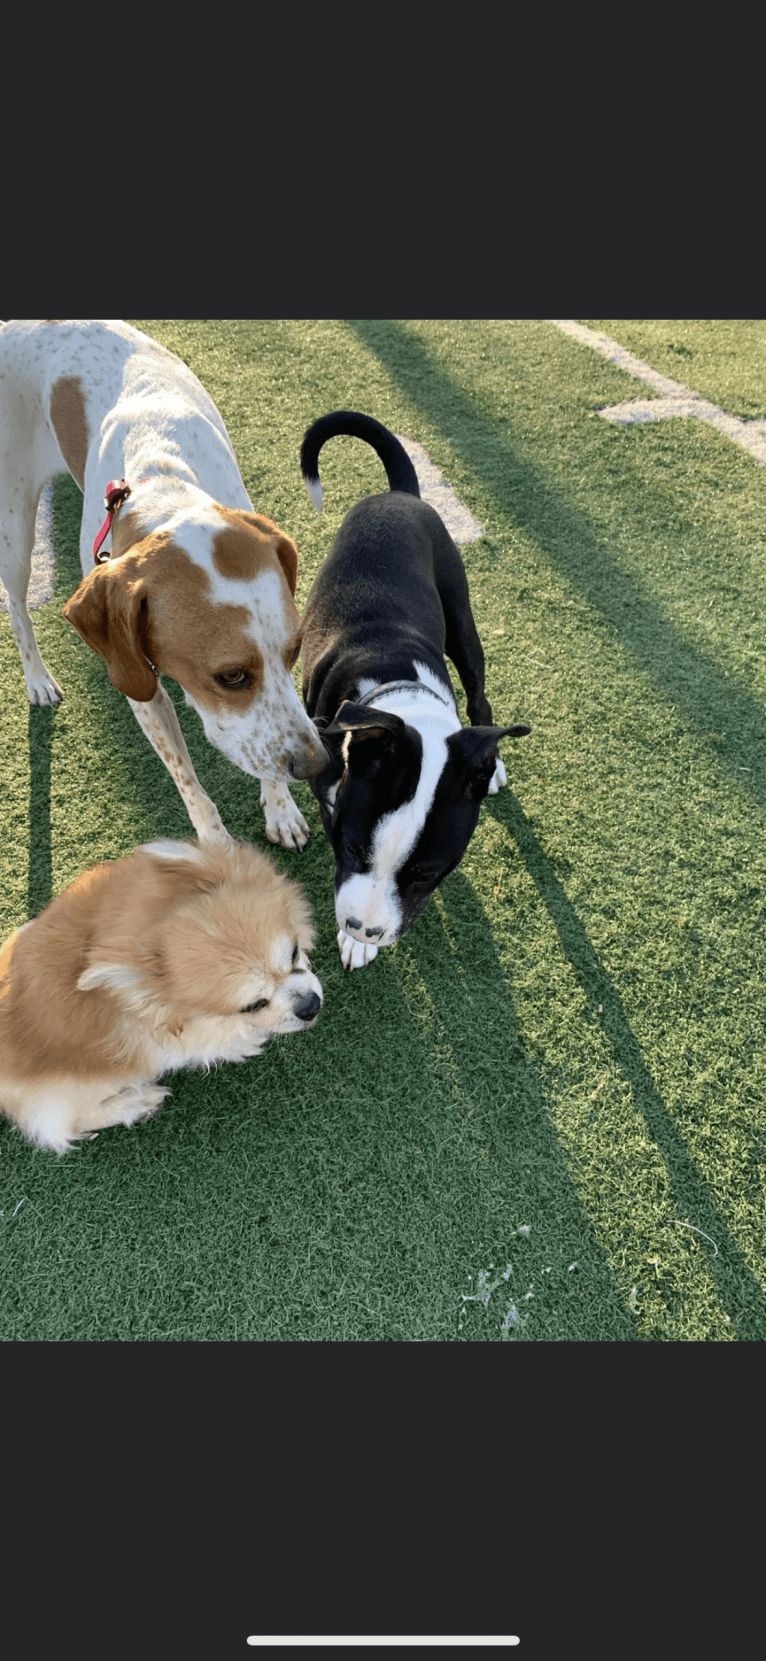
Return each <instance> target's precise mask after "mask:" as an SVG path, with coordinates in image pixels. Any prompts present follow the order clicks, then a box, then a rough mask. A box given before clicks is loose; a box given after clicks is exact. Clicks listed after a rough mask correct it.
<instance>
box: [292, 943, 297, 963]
mask: <svg viewBox="0 0 766 1661" xmlns="http://www.w3.org/2000/svg"><path fill="white" fill-rule="evenodd" d="M297 962H298V942H297V940H296V942H295V945H294V946H293V963H294V964H295V963H297Z"/></svg>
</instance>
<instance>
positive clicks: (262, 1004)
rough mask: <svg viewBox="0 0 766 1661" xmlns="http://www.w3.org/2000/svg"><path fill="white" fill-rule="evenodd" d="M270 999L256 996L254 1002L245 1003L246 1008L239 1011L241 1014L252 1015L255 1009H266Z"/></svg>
mask: <svg viewBox="0 0 766 1661" xmlns="http://www.w3.org/2000/svg"><path fill="white" fill-rule="evenodd" d="M268 1001H269V1000H268V998H256V1001H255V1003H254V1004H245V1007H244V1009H241V1010H240V1012H239V1013H240V1015H252V1013H253V1011H254V1010H255V1009H265V1008H266V1005H267V1003H268Z"/></svg>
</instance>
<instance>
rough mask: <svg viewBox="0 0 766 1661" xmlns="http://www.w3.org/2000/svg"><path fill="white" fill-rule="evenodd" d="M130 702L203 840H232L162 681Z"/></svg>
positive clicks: (201, 840) (129, 700)
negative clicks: (142, 697) (150, 692)
mask: <svg viewBox="0 0 766 1661" xmlns="http://www.w3.org/2000/svg"><path fill="white" fill-rule="evenodd" d="M128 703H129V704H130V707H131V709H132V711H133V714H134V715H135V717H136V720H137V722H138V724H139V726H140V728H141V730H142V731H143V732H145V733H146V736H147V738H148V740H149V743H150V744H151V745H152V748H153V749H155V750H156V751H157V754H158V756H159V757H160V760H161V761H164V763H165V766H166V767H167V770H168V772H169V774H170V777H171V778H172V780H173V783H174V784H175V786H176V789H177V790H178V793H179V795H180V796H181V798H182V800H183V803H184V806H185V808H186V811H187V813H188V815H189V818H190V819H191V822H192V824H193V826H194V829H195V831H196V832H197V835H198V837H199V839H200V842H230V841H231V837H230V836H229V832H228V831H227V829H226V826H225V825H224V822H223V820H222V818H221V815H220V813H219V812H218V809H217V807H216V805H215V802H211V800H210V797H209V796H208V795H207V793H206V791H204V790H203V788H202V785H201V784H200V782H199V779H198V778H197V775H196V773H195V771H194V765H193V763H192V759H191V756H190V755H189V751H188V750H187V748H186V740H185V739H184V735H183V733H182V731H181V728H180V727H179V725H178V716H177V715H176V712H175V710H174V708H173V705H172V703H171V701H170V698H169V697H168V694H167V692H166V691H165V688H164V687H163V686H162V685H161V684H160V681H159V680H158V681H157V691H156V692H155V694H154V697H153V698H150V699H149V701H148V703H136V702H134V700H133V699H132V698H129V699H128Z"/></svg>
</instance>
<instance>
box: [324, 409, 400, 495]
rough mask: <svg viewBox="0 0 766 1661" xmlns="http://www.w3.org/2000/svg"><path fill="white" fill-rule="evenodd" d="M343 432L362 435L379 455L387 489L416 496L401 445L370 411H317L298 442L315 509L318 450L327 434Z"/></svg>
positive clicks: (333, 434)
mask: <svg viewBox="0 0 766 1661" xmlns="http://www.w3.org/2000/svg"><path fill="white" fill-rule="evenodd" d="M339 433H347V434H348V435H349V436H350V437H351V438H363V439H364V441H365V444H371V445H372V448H373V450H375V451H376V453H377V454H378V455H379V456H380V459H381V461H382V463H383V466H384V467H385V469H386V473H387V475H388V486H389V489H390V490H403V491H405V492H406V494H407V495H408V496H419V495H420V486H419V484H418V476H417V473H416V472H415V469H414V467H413V465H412V462H411V461H410V458H409V456H408V454H407V451H406V450H405V448H404V446H403V445H402V444H400V443H399V440H398V438H395V437H394V434H393V433H390V432H389V430H388V427H384V426H383V423H382V421H376V420H375V419H374V418H373V416H371V415H359V414H357V413H356V411H355V410H350V409H339V410H336V411H335V413H334V415H320V417H319V420H318V421H315V422H314V423H313V426H311V427H309V430H308V432H307V433H306V436H305V438H304V440H303V443H302V445H301V472H302V474H303V483H304V484H305V486H306V489H307V491H308V493H309V496H310V497H311V500H312V502H313V503H314V506H315V508H316V510H317V513H321V511H322V486H321V484H320V483H319V467H318V461H319V452H320V450H321V448H322V445H323V444H326V442H327V440H328V438H337V436H338V434H339Z"/></svg>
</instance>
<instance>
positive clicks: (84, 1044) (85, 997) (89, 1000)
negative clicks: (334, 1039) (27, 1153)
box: [0, 842, 322, 1153]
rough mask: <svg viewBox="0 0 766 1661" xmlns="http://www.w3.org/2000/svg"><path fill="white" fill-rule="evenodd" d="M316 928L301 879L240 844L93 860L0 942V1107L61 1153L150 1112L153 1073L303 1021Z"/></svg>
mask: <svg viewBox="0 0 766 1661" xmlns="http://www.w3.org/2000/svg"><path fill="white" fill-rule="evenodd" d="M313 937H314V931H313V928H312V925H311V915H310V911H309V907H308V903H307V901H306V900H305V898H304V896H303V894H302V892H301V890H300V889H299V888H298V886H297V884H296V883H294V882H292V881H290V880H289V878H287V877H285V876H283V875H282V874H281V873H280V872H279V871H277V870H276V868H275V867H274V866H273V865H272V863H271V861H270V860H269V859H267V858H266V856H265V855H264V854H262V853H260V852H259V850H258V849H257V848H253V847H250V846H249V845H246V844H242V843H238V844H236V843H232V844H231V845H230V846H223V847H217V846H212V845H209V844H207V845H205V846H200V844H199V843H198V842H150V843H147V844H146V845H145V846H144V847H143V848H139V849H138V850H137V851H136V853H134V854H132V855H130V856H129V857H128V858H126V859H120V860H116V861H115V862H114V863H113V864H107V865H94V866H93V867H92V869H91V870H89V871H85V872H83V874H82V876H80V877H78V878H77V880H76V881H75V882H73V883H71V884H70V886H69V888H66V889H65V890H64V892H63V894H60V895H59V896H58V898H57V899H55V900H52V901H51V903H50V905H48V906H46V908H45V910H44V911H42V912H41V913H40V915H39V917H36V918H35V919H34V921H33V922H31V923H25V924H23V926H22V927H21V928H19V929H17V930H16V932H15V933H14V934H12V935H11V936H10V939H8V940H7V941H6V942H5V945H4V946H3V947H2V949H1V950H0V1111H2V1112H3V1113H5V1114H7V1116H8V1117H9V1118H10V1119H13V1120H14V1121H15V1123H16V1124H17V1125H19V1126H20V1128H21V1130H22V1131H23V1133H24V1135H25V1136H26V1137H28V1138H29V1139H30V1140H31V1141H33V1142H37V1143H39V1144H40V1145H41V1146H42V1147H45V1148H54V1149H55V1150H56V1151H57V1152H58V1153H64V1152H65V1150H66V1149H67V1147H68V1146H69V1144H70V1141H71V1140H72V1139H73V1138H77V1137H82V1136H87V1135H91V1134H92V1133H93V1132H94V1131H99V1130H101V1129H103V1128H104V1127H105V1126H107V1125H116V1124H123V1125H130V1124H132V1123H133V1122H134V1120H136V1119H141V1118H144V1117H146V1116H147V1115H148V1114H150V1113H155V1112H156V1110H157V1108H158V1107H159V1106H160V1103H161V1102H162V1101H163V1100H164V1098H165V1096H166V1095H167V1094H168V1092H167V1090H166V1089H163V1088H162V1087H161V1086H159V1085H158V1084H157V1080H158V1079H159V1078H160V1077H161V1075H162V1074H163V1073H168V1072H173V1071H175V1070H176V1069H177V1068H179V1067H203V1068H208V1067H210V1066H211V1064H212V1063H213V1062H216V1061H244V1060H245V1059H246V1057H248V1056H253V1055H258V1053H259V1051H260V1050H261V1049H262V1048H263V1046H264V1044H265V1043H266V1041H267V1039H269V1038H270V1037H271V1036H272V1034H273V1033H279V1032H282V1033H286V1032H301V1031H304V1030H305V1029H306V1028H307V1027H308V1026H310V1025H311V1023H312V1021H313V1020H315V1019H316V1016H317V1014H318V1012H319V1008H320V1005H321V1002H322V988H321V986H320V983H319V981H318V980H317V978H316V976H315V975H313V974H312V973H311V970H310V967H309V960H308V952H309V950H310V948H311V945H312V942H313ZM253 1006H257V1007H253Z"/></svg>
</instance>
